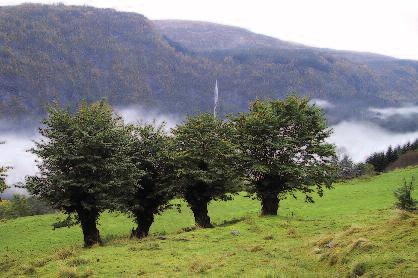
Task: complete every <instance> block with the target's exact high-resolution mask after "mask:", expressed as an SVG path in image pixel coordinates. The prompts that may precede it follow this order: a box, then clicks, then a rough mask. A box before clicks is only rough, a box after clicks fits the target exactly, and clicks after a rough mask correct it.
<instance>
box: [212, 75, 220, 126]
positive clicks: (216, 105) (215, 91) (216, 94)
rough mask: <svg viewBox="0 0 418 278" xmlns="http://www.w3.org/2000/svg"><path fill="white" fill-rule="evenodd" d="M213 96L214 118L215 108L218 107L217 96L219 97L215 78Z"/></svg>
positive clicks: (214, 114)
mask: <svg viewBox="0 0 418 278" xmlns="http://www.w3.org/2000/svg"><path fill="white" fill-rule="evenodd" d="M213 97H214V106H213V117H214V118H216V109H217V108H218V97H219V91H218V80H216V82H215V90H214V92H213Z"/></svg>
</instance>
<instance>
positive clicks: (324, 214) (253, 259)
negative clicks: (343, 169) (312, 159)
mask: <svg viewBox="0 0 418 278" xmlns="http://www.w3.org/2000/svg"><path fill="white" fill-rule="evenodd" d="M417 174H418V168H417V167H415V168H408V169H403V170H397V171H394V172H390V173H386V174H382V175H379V176H376V177H373V178H366V179H360V180H353V181H350V182H347V183H342V184H337V185H336V186H335V189H333V190H331V191H326V192H325V196H324V197H323V198H322V199H319V198H316V203H315V204H307V203H304V202H303V198H301V199H298V200H294V199H292V198H289V199H286V200H284V201H282V202H281V205H280V209H279V214H280V215H279V216H277V217H259V216H258V211H259V204H258V202H257V201H254V200H251V199H249V198H245V197H243V196H238V197H236V198H235V199H234V200H233V201H229V202H215V203H212V204H211V205H210V207H209V214H210V215H211V217H212V219H213V220H214V222H215V223H217V224H216V226H215V228H213V229H205V230H202V229H198V230H193V229H191V228H187V227H191V226H192V224H193V217H192V215H191V213H190V211H189V209H188V208H186V207H185V206H184V204H183V208H182V213H178V212H176V211H174V210H171V211H167V212H165V213H163V214H162V215H161V216H159V217H158V218H157V219H156V222H155V223H154V225H153V226H152V231H151V232H152V236H151V237H150V238H148V239H144V240H141V241H137V240H129V239H128V235H129V232H130V229H131V228H132V227H133V226H134V224H133V223H132V222H131V220H130V219H128V218H126V217H125V216H123V215H119V214H105V215H103V217H102V218H101V225H100V230H101V233H102V235H103V237H104V239H105V243H104V246H101V247H99V246H97V247H93V248H91V249H83V248H81V244H82V235H81V232H80V228H78V227H72V228H62V229H58V230H52V229H51V224H52V223H54V222H55V221H56V219H57V216H58V215H44V216H34V217H25V218H20V219H16V220H10V221H5V222H1V224H0V235H1V239H2V240H1V241H0V276H2V277H14V276H18V275H21V276H40V277H89V276H90V277H104V276H108V277H115V276H117V277H132V276H140V277H185V276H209V277H237V276H246V277H255V276H256V277H284V276H283V273H286V275H285V277H295V276H298V277H300V276H304V277H311V276H315V277H316V276H320V277H358V276H361V275H363V274H364V275H365V276H367V277H372V276H373V277H376V276H377V277H416V276H417V274H418V262H417V260H416V258H417V257H416V255H417V254H416V251H417V250H416V248H415V247H416V244H417V239H418V229H416V223H417V221H418V217H417V215H416V214H410V213H400V212H399V211H397V210H395V209H393V203H394V197H393V189H394V188H395V187H397V186H398V185H400V184H401V182H402V180H403V178H408V179H409V178H410V177H411V176H413V175H415V176H416V175H417ZM417 197H418V194H417V192H415V198H417ZM232 231H234V232H233V233H231V232H232Z"/></svg>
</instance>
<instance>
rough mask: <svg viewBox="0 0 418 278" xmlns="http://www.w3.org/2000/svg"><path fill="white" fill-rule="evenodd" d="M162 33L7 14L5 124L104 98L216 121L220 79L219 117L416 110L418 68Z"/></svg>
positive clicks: (63, 15) (109, 16)
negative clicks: (312, 105) (311, 106)
mask: <svg viewBox="0 0 418 278" xmlns="http://www.w3.org/2000/svg"><path fill="white" fill-rule="evenodd" d="M174 23H175V22H173V23H172V26H174V27H175V26H176V25H175V24H174ZM162 24H163V23H162V22H151V21H150V20H148V19H147V18H145V17H144V16H142V15H139V14H135V13H123V12H117V11H114V10H110V9H96V8H91V7H75V6H64V5H54V6H47V5H32V4H30V5H29V4H28V5H20V6H10V7H0V117H3V118H8V119H11V118H19V117H22V116H23V117H27V116H28V115H29V116H31V117H32V116H33V115H41V114H42V113H43V112H44V111H45V105H46V104H47V103H50V102H52V101H57V102H60V103H62V104H65V105H69V106H75V105H76V104H77V103H79V102H80V100H82V99H86V100H88V101H92V100H97V99H100V98H103V97H106V98H108V99H109V101H110V102H111V103H112V104H115V105H128V104H129V105H130V104H140V105H144V106H146V107H148V108H150V107H154V108H156V109H158V110H159V111H162V112H170V113H178V114H183V115H184V114H186V113H193V112H197V111H210V109H211V107H212V99H213V98H212V92H213V86H214V83H215V79H218V81H219V86H220V113H221V114H225V113H228V112H236V111H242V110H245V109H246V107H248V102H249V101H251V100H254V99H255V98H256V97H261V98H265V97H271V98H277V97H283V96H285V95H287V94H288V93H289V92H297V93H298V94H300V95H306V96H310V97H312V98H320V99H326V100H328V101H331V102H332V103H335V104H344V105H343V106H341V107H340V108H339V109H338V110H337V111H335V112H332V111H331V112H329V114H330V117H329V119H330V120H331V121H332V122H335V121H338V120H340V119H343V118H344V119H346V118H350V117H353V116H354V115H356V117H363V116H364V114H365V112H364V111H366V110H367V108H368V107H369V106H390V105H395V106H396V105H400V104H402V103H405V102H408V103H416V102H418V93H417V92H418V62H415V61H403V60H396V59H392V58H388V57H383V56H379V55H372V54H358V55H357V54H356V53H351V52H336V51H332V50H318V49H313V48H308V47H305V46H302V45H298V44H293V43H287V42H284V41H280V40H277V39H274V38H269V37H267V36H259V35H256V34H253V33H251V32H249V31H246V30H244V29H239V28H238V29H237V28H235V29H234V28H232V29H231V30H229V31H228V28H227V27H225V26H223V27H222V28H220V27H219V26H218V27H216V25H209V27H210V28H209V31H208V32H207V33H206V34H207V35H208V37H205V40H203V41H201V43H200V44H199V43H198V42H197V41H195V37H193V36H191V35H190V32H183V31H182V29H181V28H180V27H179V28H180V29H179V28H177V29H176V28H174V29H173V28H172V29H167V28H162ZM203 25H204V24H203ZM211 26H215V27H216V28H215V27H213V28H215V29H214V30H212V29H211V28H212V27H211ZM205 28H207V27H205ZM183 29H184V28H183ZM173 30H175V32H176V35H173V34H174V33H173V32H174V31H173ZM219 32H220V33H219ZM234 32H238V35H237V36H235V35H232V34H234ZM181 34H185V35H184V36H185V37H184V38H182V35H181ZM225 34H226V35H225ZM228 34H229V35H228ZM186 35H187V36H186ZM201 35H202V34H201ZM201 35H200V36H201ZM218 35H219V36H218ZM228 37H231V38H234V42H229V41H227V38H228ZM216 38H219V40H218V41H216V40H215V39H216ZM187 40H189V43H188V42H187ZM211 41H212V42H213V45H210V44H209V42H211ZM191 42H193V44H192V43H191ZM195 45H197V46H195ZM205 45H206V46H207V47H206V48H205ZM202 47H203V48H204V49H202ZM356 55H357V56H356Z"/></svg>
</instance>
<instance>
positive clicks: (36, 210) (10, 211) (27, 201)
mask: <svg viewBox="0 0 418 278" xmlns="http://www.w3.org/2000/svg"><path fill="white" fill-rule="evenodd" d="M3 203H4V204H3ZM53 212H55V210H53V209H52V208H51V207H50V206H48V205H47V204H46V203H45V202H43V201H42V200H40V199H38V198H36V197H25V196H22V195H14V196H13V198H12V199H11V200H9V201H7V202H5V201H3V202H2V205H0V219H13V218H17V217H23V216H32V215H41V214H47V213H53Z"/></svg>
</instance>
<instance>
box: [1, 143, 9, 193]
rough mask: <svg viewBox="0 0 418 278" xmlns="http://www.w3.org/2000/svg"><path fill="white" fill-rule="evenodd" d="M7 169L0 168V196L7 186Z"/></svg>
mask: <svg viewBox="0 0 418 278" xmlns="http://www.w3.org/2000/svg"><path fill="white" fill-rule="evenodd" d="M0 144H4V142H0ZM7 169H8V167H1V166H0V194H1V193H3V192H4V191H5V190H6V189H7V187H8V186H7V184H6V171H7ZM0 201H1V196H0Z"/></svg>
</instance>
